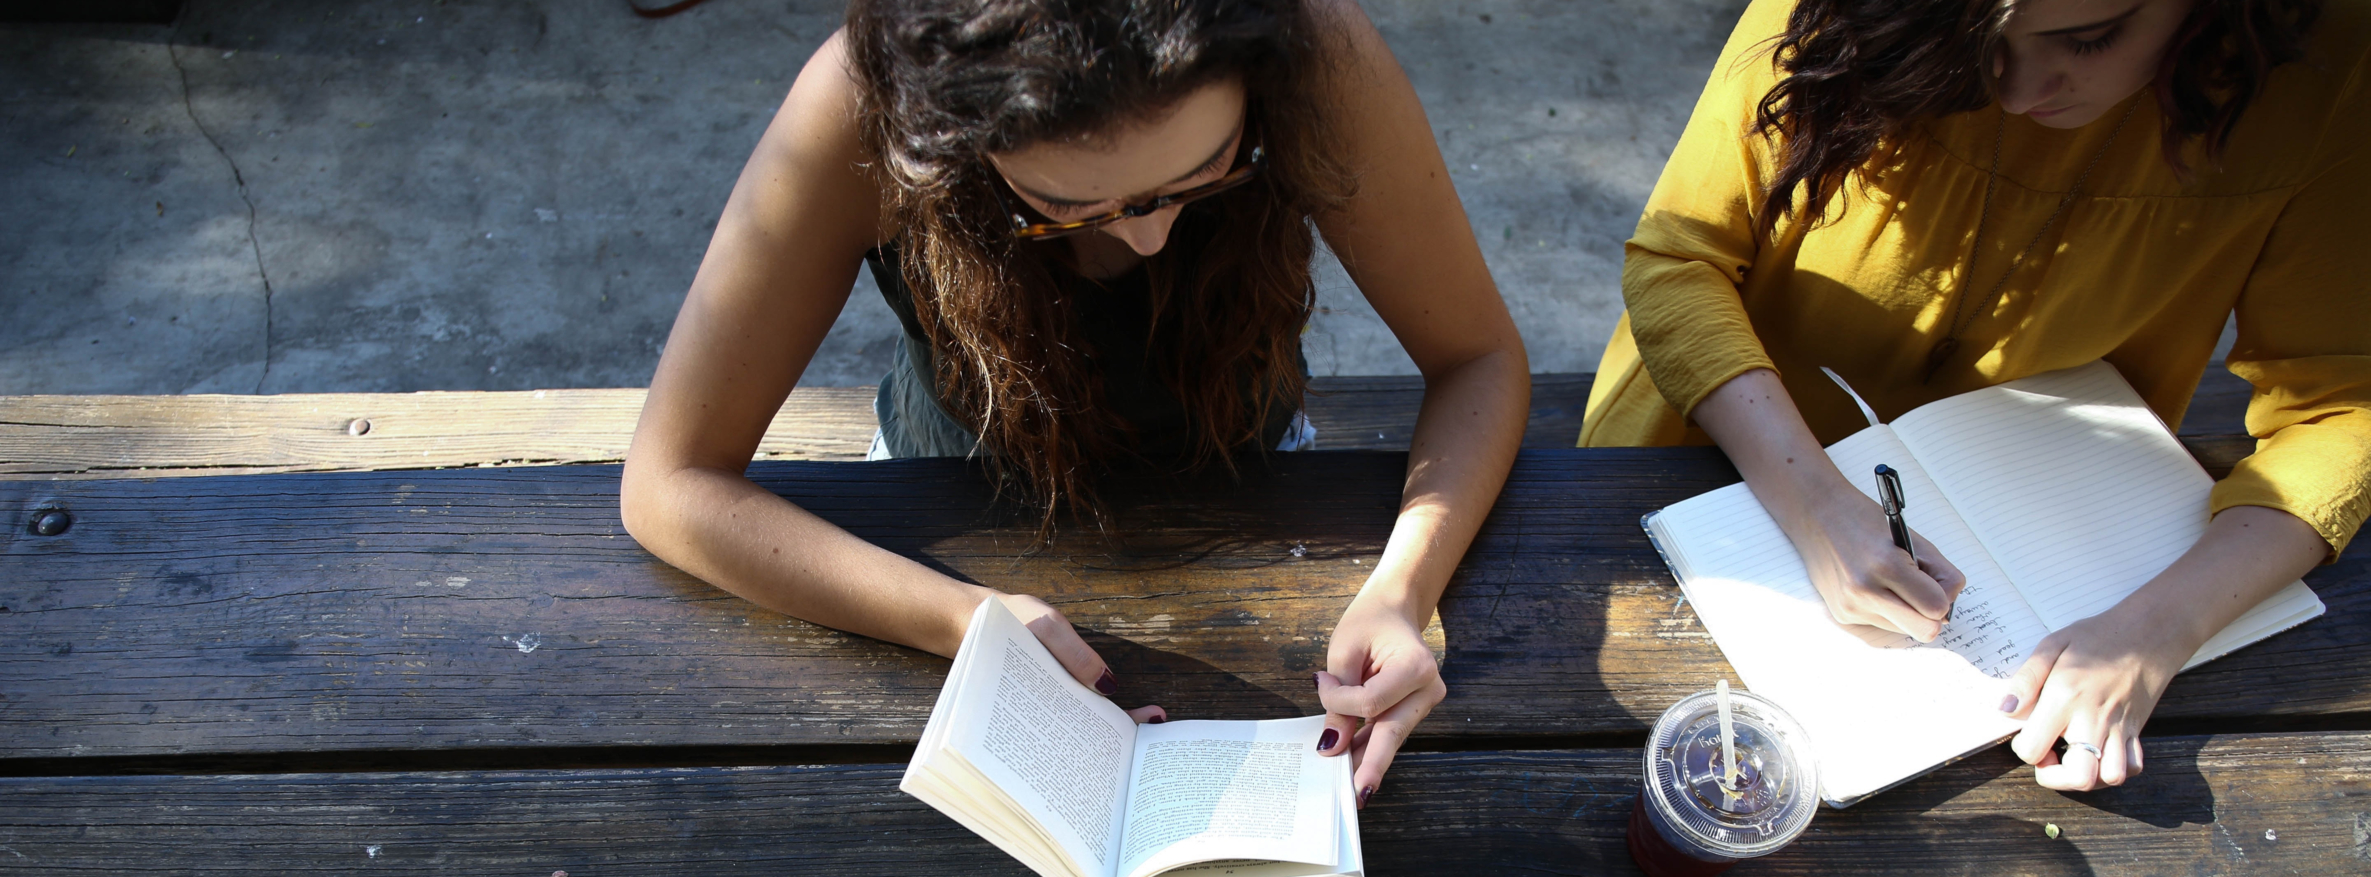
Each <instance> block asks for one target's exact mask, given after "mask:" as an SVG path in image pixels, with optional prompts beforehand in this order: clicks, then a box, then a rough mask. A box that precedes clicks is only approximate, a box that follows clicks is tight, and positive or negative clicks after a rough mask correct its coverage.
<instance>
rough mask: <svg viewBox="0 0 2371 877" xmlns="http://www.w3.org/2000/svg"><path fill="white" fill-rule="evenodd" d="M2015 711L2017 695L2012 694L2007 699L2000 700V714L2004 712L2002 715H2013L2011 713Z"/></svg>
mask: <svg viewBox="0 0 2371 877" xmlns="http://www.w3.org/2000/svg"><path fill="white" fill-rule="evenodd" d="M2016 711H2017V695H2014V694H2012V695H2009V696H2008V697H2004V698H2001V712H2004V713H2013V712H2016Z"/></svg>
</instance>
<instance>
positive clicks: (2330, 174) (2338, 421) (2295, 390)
mask: <svg viewBox="0 0 2371 877" xmlns="http://www.w3.org/2000/svg"><path fill="white" fill-rule="evenodd" d="M2356 69H2357V71H2358V72H2360V71H2362V70H2363V69H2364V65H2363V64H2361V63H2358V65H2357V67H2356ZM2360 80H2361V77H2357V83H2356V85H2355V88H2354V91H2353V93H2352V94H2350V95H2348V96H2347V98H2346V99H2345V100H2341V101H2339V102H2338V104H2337V107H2338V109H2337V115H2336V116H2334V117H2333V122H2332V124H2330V125H2329V126H2328V127H2326V128H2325V129H2324V131H2325V133H2324V139H2323V145H2322V148H2319V149H2317V150H2316V153H2317V158H2318V159H2319V160H2318V161H2317V162H2316V164H2317V165H2319V166H2320V169H2319V170H2318V171H2317V172H2316V173H2315V174H2314V175H2313V176H2312V177H2310V178H2309V180H2308V182H2307V183H2306V184H2305V185H2304V187H2302V188H2301V189H2299V190H2298V192H2297V194H2296V195H2295V196H2293V197H2292V198H2291V199H2290V202H2289V204H2288V206H2287V207H2286V208H2285V209H2284V210H2283V211H2282V213H2281V218H2280V220H2279V222H2278V223H2277V224H2275V225H2274V226H2273V229H2272V233H2271V235H2270V236H2269V237H2267V238H2266V239H2265V243H2264V248H2263V250H2262V251H2261V253H2260V255H2259V256H2258V257H2257V262H2256V267H2255V269H2254V270H2253V271H2251V272H2250V273H2249V276H2248V282H2247V287H2246V289H2245V290H2244V291H2243V292H2242V293H2241V295H2240V301H2239V307H2238V315H2237V316H2238V322H2239V337H2238V341H2237V342H2236V343H2235V344H2234V346H2233V347H2232V350H2231V354H2230V356H2229V358H2228V362H2229V365H2230V369H2231V373H2232V374H2235V375H2238V376H2240V377H2241V378H2244V379H2246V380H2247V382H2248V383H2250V384H2253V385H2255V393H2254V396H2253V397H2252V398H2251V399H2250V400H2249V401H2248V411H2247V429H2248V433H2249V434H2251V435H2253V436H2255V437H2256V452H2255V453H2254V454H2252V455H2250V456H2248V457H2247V458H2246V459H2244V460H2241V461H2240V462H2239V464H2238V465H2237V466H2234V467H2233V468H2232V470H2231V475H2230V476H2229V477H2227V478H2225V479H2223V481H2222V482H2221V483H2219V484H2217V485H2215V490H2214V502H2213V510H2214V511H2215V512H2217V513H2220V512H2221V511H2222V510H2224V509H2227V508H2231V507H2232V506H2243V505H2252V506H2265V507H2268V508H2276V509H2280V510H2282V511H2285V512H2288V513H2289V514H2292V515H2296V516H2297V517H2298V518H2300V519H2302V520H2304V521H2305V522H2306V523H2308V524H2311V525H2313V528H2314V529H2315V530H2317V531H2320V533H2321V534H2322V538H2323V539H2326V540H2328V541H2329V543H2330V556H2331V558H2333V559H2334V558H2336V557H2337V555H2338V552H2340V551H2343V550H2345V548H2346V543H2347V541H2348V540H2350V539H2352V538H2354V535H2355V533H2356V531H2357V530H2359V529H2361V527H2362V525H2363V518H2364V516H2365V515H2366V514H2367V513H2371V274H2366V273H2365V272H2364V271H2363V269H2362V260H2361V258H2360V256H2359V255H2358V254H2359V253H2360V251H2361V248H2362V246H2363V243H2364V241H2366V240H2371V219H2367V218H2366V217H2367V216H2371V214H2366V213H2365V212H2364V208H2365V200H2366V199H2367V198H2371V154H2366V153H2367V152H2371V149H2367V146H2371V121H2367V120H2371V99H2367V98H2371V93H2366V91H2365V90H2364V86H2363V85H2362V83H2361V81H2360Z"/></svg>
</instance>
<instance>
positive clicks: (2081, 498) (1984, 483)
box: [1893, 362, 2214, 630]
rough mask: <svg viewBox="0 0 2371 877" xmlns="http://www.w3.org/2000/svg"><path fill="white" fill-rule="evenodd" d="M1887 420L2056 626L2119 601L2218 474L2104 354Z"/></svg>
mask: <svg viewBox="0 0 2371 877" xmlns="http://www.w3.org/2000/svg"><path fill="white" fill-rule="evenodd" d="M1893 426H1894V430H1895V431H1896V432H1897V433H1898V434H1899V435H1901V437H1902V442H1903V443H1904V444H1906V445H1908V446H1909V448H1910V450H1911V451H1913V452H1915V453H1916V454H1917V455H1918V459H1919V462H1920V463H1921V464H1922V465H1924V466H1926V468H1927V471H1928V472H1929V473H1931V474H1932V475H1933V476H1934V479H1935V481H1936V482H1937V483H1939V484H1940V485H1942V489H1943V491H1944V493H1945V494H1946V495H1948V496H1949V497H1950V498H1951V504H1952V505H1953V506H1956V507H1957V508H1958V509H1959V513H1960V516H1961V517H1964V518H1966V519H1967V521H1968V524H1969V525H1970V526H1971V527H1972V528H1974V530H1975V532H1976V533H1977V535H1978V537H1979V538H1981V539H1983V541H1984V545H1985V547H1986V548H1988V549H1990V550H1991V552H1992V555H1993V557H1994V558H1995V559H1997V560H1998V561H1999V562H2000V565H2001V568H2002V569H2004V570H2006V571H2007V572H2008V575H2009V578H2010V580H2011V581H2012V582H2014V583H2015V584H2016V586H2017V587H2018V588H2019V589H2020V590H2021V591H2023V592H2024V594H2025V597H2026V601H2027V602H2028V603H2030V604H2032V605H2033V607H2034V612H2035V613H2036V614H2038V615H2040V616H2041V619H2042V621H2043V622H2044V623H2046V624H2048V625H2049V626H2050V628H2051V629H2052V630H2056V629H2058V628H2061V627H2065V626H2067V625H2069V624H2072V623H2074V622H2076V621H2079V620H2081V619H2084V618H2088V617H2090V616H2092V615H2096V614H2099V613H2100V612H2101V611H2103V610H2105V609H2107V608H2108V607H2110V606H2113V605H2115V604H2116V601H2118V600H2122V599H2124V597H2125V596H2126V595H2128V594H2131V593H2132V592H2133V591H2135V590H2138V589H2139V588H2140V586H2141V585H2142V584H2145V583H2147V582H2148V580H2149V579H2150V578H2152V577H2154V576H2156V575H2157V574H2158V573H2160V572H2163V571H2164V570H2165V568H2166V567H2168V566H2171V565H2173V562H2174V561H2175V560H2176V559H2178V558H2180V557H2181V556H2182V552H2184V551H2187V550H2189V548H2190V546H2191V545H2192V544H2195V543H2196V542H2197V541H2198V537H2199V536H2200V535H2202V534H2204V533H2205V532H2206V523H2207V514H2206V510H2207V493H2208V492H2209V491H2211V490H2213V489H2214V479H2212V478H2210V477H2208V476H2207V474H2206V470H2204V469H2201V468H2199V466H2198V461H2197V460H2196V459H2194V458H2192V457H2191V456H2190V452H2189V451H2188V450H2187V449H2184V448H2183V447H2182V443H2181V442H2180V441H2177V440H2175V439H2174V437H2173V434H2172V433H2170V432H2168V431H2167V430H2166V429H2165V424H2164V423H2163V422H2162V421H2159V420H2158V419H2157V415H2156V414H2155V413H2154V412H2152V411H2150V410H2149V407H2148V406H2147V405H2146V404H2145V403H2143V402H2142V401H2141V398H2140V395H2139V394H2138V393H2135V392H2133V390H2132V387H2131V386H2130V385H2128V384H2126V383H2124V378H2123V376H2122V375H2119V374H2117V372H2116V369H2115V367H2114V366H2111V365H2108V364H2107V363H2105V362H2094V363H2091V364H2090V365H2085V366H2080V367H2077V368H2071V369H2065V370H2062V371H2055V372H2049V373H2046V374H2039V375H2034V376H2032V377H2028V378H2021V379H2019V380H2015V381H2010V382H2008V383H2006V384H2001V385H1999V386H1996V387H1988V388H1985V389H1982V390H1976V391H1973V392H1968V393H1962V394H1960V395H1957V396H1953V397H1951V398H1949V399H1944V400H1942V401H1939V402H1932V403H1929V404H1927V405H1924V406H1921V407H1920V408H1918V409H1917V410H1914V411H1912V412H1910V413H1909V414H1906V415H1903V416H1902V417H1900V418H1899V419H1897V420H1895V421H1894V424H1893Z"/></svg>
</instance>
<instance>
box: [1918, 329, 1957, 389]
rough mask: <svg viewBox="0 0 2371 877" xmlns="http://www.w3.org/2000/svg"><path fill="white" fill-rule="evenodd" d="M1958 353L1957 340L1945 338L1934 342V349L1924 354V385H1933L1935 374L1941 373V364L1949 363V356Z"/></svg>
mask: <svg viewBox="0 0 2371 877" xmlns="http://www.w3.org/2000/svg"><path fill="white" fill-rule="evenodd" d="M1958 352H1959V339H1958V338H1945V339H1943V340H1941V341H1938V342H1936V343H1935V348H1934V349H1933V350H1929V351H1927V352H1926V379H1925V383H1929V384H1931V383H1934V382H1935V375H1937V374H1940V373H1941V372H1942V371H1943V364H1944V363H1946V362H1950V361H1951V355H1952V354H1954V353H1958Z"/></svg>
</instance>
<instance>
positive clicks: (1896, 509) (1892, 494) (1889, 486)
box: [1877, 463, 1910, 515]
mask: <svg viewBox="0 0 2371 877" xmlns="http://www.w3.org/2000/svg"><path fill="white" fill-rule="evenodd" d="M1877 500H1878V502H1880V503H1883V504H1884V505H1885V513H1886V514H1888V515H1899V514H1901V513H1902V510H1903V509H1906V508H1909V507H1910V504H1909V503H1907V502H1903V501H1902V473H1900V472H1896V471H1894V468H1893V467H1892V466H1887V465H1885V464H1883V463H1879V464H1877Z"/></svg>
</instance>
